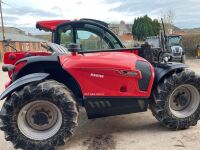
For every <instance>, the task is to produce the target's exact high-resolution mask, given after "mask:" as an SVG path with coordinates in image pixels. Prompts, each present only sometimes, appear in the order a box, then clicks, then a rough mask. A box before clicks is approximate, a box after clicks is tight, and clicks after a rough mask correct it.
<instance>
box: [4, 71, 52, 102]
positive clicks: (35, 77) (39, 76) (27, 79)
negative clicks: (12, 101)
mask: <svg viewBox="0 0 200 150" xmlns="http://www.w3.org/2000/svg"><path fill="white" fill-rule="evenodd" d="M48 76H49V74H48V73H33V74H29V75H26V76H23V77H21V78H19V79H17V80H16V81H14V82H13V83H12V84H11V85H10V86H9V87H8V88H7V89H6V90H5V91H4V92H3V93H2V94H1V96H0V100H3V99H4V98H5V97H7V96H8V95H10V94H11V93H12V92H14V91H15V90H17V89H19V88H21V87H22V86H25V85H27V84H28V83H31V82H35V81H41V80H44V79H46V78H47V77H48Z"/></svg>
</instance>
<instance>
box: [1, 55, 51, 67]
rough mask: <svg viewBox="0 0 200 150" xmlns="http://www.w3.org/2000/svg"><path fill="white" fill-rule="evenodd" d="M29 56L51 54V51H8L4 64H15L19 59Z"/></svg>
mask: <svg viewBox="0 0 200 150" xmlns="http://www.w3.org/2000/svg"><path fill="white" fill-rule="evenodd" d="M27 55H29V56H49V55H51V53H49V52H6V53H5V54H4V64H13V65H14V64H15V63H16V62H17V61H18V60H20V59H22V58H25V57H27Z"/></svg>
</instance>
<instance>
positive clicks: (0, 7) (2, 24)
mask: <svg viewBox="0 0 200 150" xmlns="http://www.w3.org/2000/svg"><path fill="white" fill-rule="evenodd" d="M1 4H2V0H0V13H1V28H2V36H3V42H2V47H3V49H2V53H0V56H1V61H2V60H3V54H4V48H5V45H4V42H5V40H6V38H5V30H4V23H3V13H2V5H1Z"/></svg>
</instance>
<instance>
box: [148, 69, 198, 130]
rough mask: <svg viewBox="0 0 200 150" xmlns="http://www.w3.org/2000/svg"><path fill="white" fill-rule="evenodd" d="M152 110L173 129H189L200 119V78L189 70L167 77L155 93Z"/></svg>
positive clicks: (157, 117)
mask: <svg viewBox="0 0 200 150" xmlns="http://www.w3.org/2000/svg"><path fill="white" fill-rule="evenodd" d="M152 97H153V98H152V101H151V103H150V109H151V111H152V113H153V115H154V116H155V118H156V119H157V120H158V121H160V122H161V124H163V125H164V126H166V127H167V128H171V129H176V130H179V129H187V128H189V127H190V126H194V125H196V124H197V121H198V120H199V117H200V78H199V77H198V76H195V73H194V72H192V71H189V70H184V71H182V72H180V73H177V74H176V73H174V74H172V75H170V76H168V77H165V78H164V80H163V82H161V83H159V84H158V86H157V88H156V89H155V90H154V91H153V94H152Z"/></svg>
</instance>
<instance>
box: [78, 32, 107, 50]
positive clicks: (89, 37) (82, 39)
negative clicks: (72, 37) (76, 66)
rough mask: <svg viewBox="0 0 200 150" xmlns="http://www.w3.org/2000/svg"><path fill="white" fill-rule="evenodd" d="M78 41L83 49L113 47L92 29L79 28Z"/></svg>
mask: <svg viewBox="0 0 200 150" xmlns="http://www.w3.org/2000/svg"><path fill="white" fill-rule="evenodd" d="M76 43H77V44H80V46H81V49H82V51H92V50H94V51H95V50H101V49H111V47H110V46H109V45H108V44H107V43H106V42H105V41H104V39H102V37H100V36H99V35H97V34H95V33H92V32H90V31H84V30H77V36H76Z"/></svg>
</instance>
